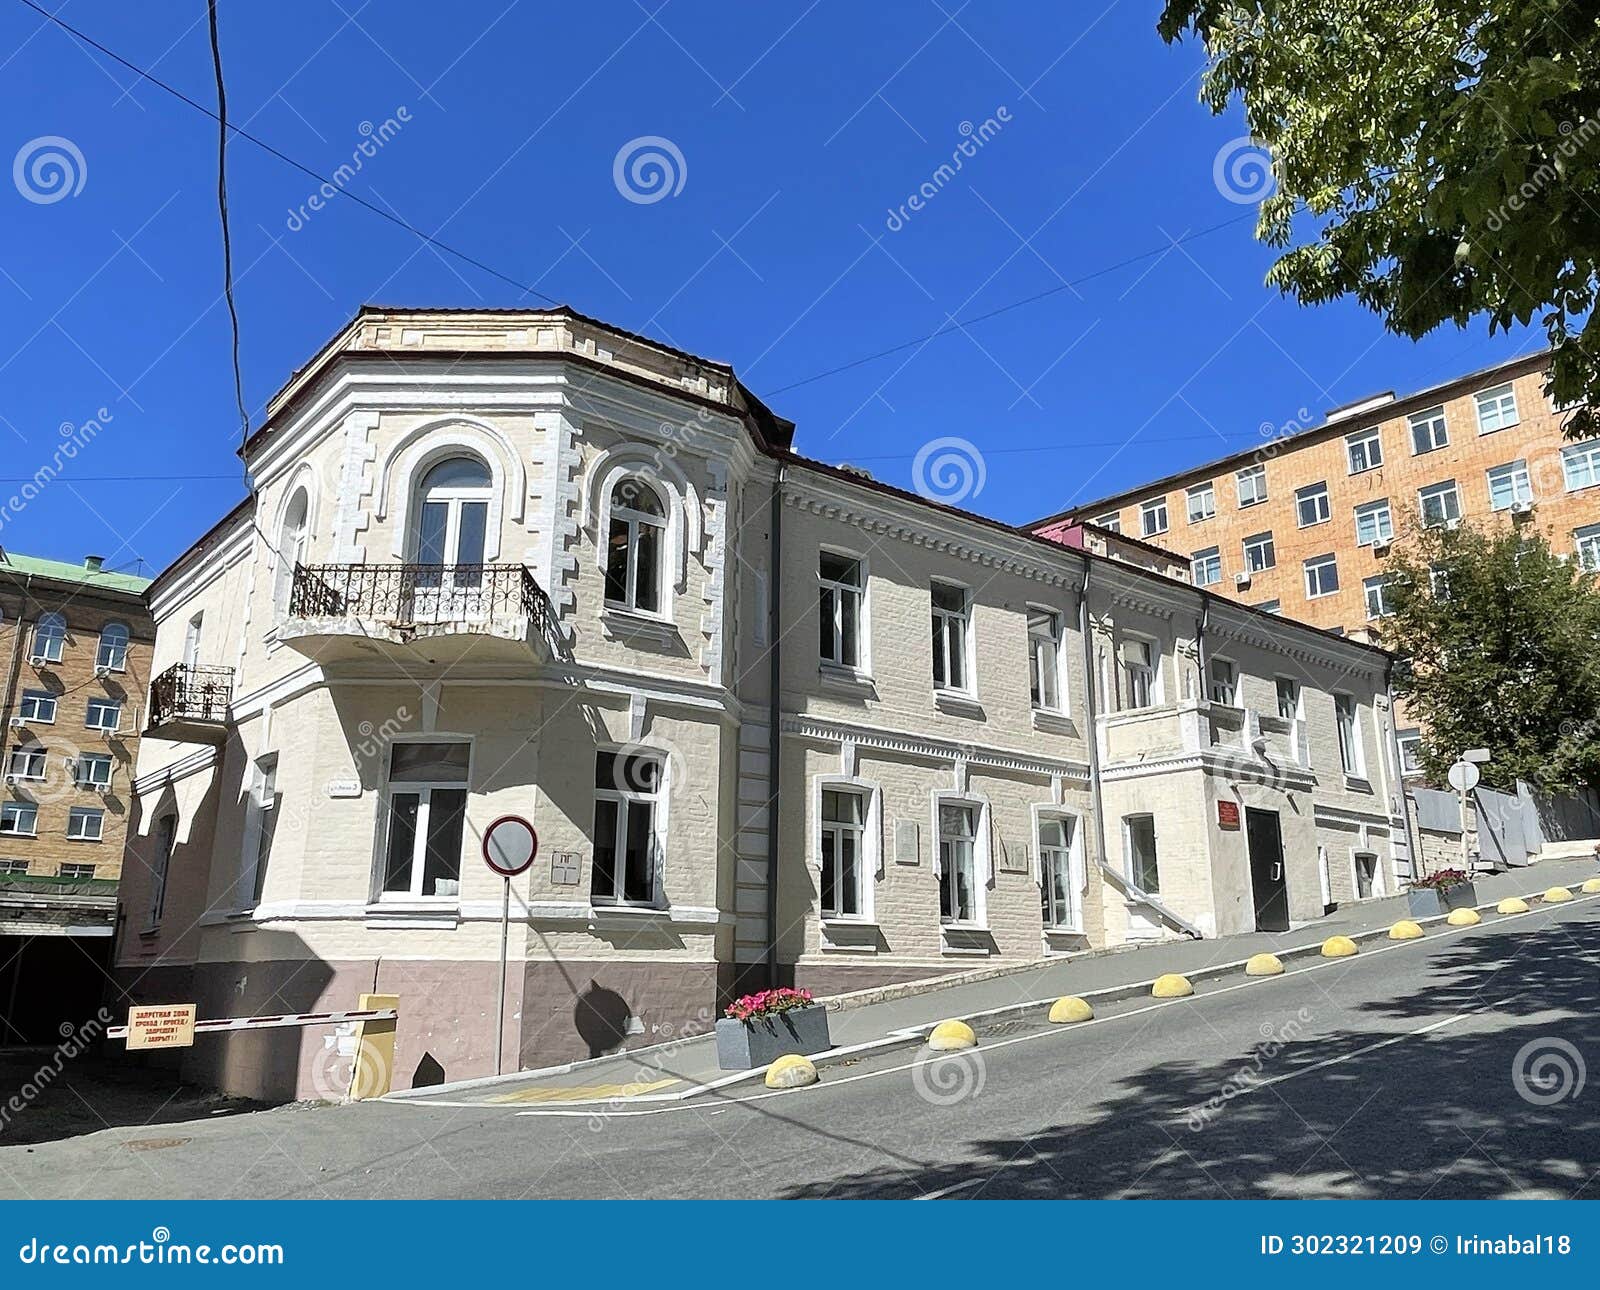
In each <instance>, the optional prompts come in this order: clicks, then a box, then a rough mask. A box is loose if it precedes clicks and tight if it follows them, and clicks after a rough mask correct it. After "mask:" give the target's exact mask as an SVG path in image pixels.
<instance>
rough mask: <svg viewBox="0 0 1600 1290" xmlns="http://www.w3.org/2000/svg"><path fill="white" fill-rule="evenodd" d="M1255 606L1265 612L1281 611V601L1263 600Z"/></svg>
mask: <svg viewBox="0 0 1600 1290" xmlns="http://www.w3.org/2000/svg"><path fill="white" fill-rule="evenodd" d="M1256 608H1257V609H1259V610H1261V611H1262V612H1263V613H1267V614H1281V613H1282V612H1283V601H1281V600H1263V601H1262V602H1261V603H1260V604H1258V605H1257V606H1256Z"/></svg>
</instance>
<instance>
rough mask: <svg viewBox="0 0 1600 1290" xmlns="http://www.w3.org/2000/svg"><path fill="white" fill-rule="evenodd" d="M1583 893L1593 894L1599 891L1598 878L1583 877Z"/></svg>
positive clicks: (1599, 883) (1599, 881) (1599, 882)
mask: <svg viewBox="0 0 1600 1290" xmlns="http://www.w3.org/2000/svg"><path fill="white" fill-rule="evenodd" d="M1583 890H1584V894H1585V895H1588V896H1593V895H1595V894H1596V893H1597V892H1600V878H1585V879H1584V880H1583Z"/></svg>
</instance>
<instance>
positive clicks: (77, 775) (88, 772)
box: [72, 752, 116, 790]
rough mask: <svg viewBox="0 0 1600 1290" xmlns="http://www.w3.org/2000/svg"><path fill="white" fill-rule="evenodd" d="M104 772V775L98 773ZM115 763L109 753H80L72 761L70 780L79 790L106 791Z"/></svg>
mask: <svg viewBox="0 0 1600 1290" xmlns="http://www.w3.org/2000/svg"><path fill="white" fill-rule="evenodd" d="M101 770H104V772H105V773H104V774H103V775H102V774H99V773H98V772H99V771H101ZM115 771H116V763H115V761H114V760H113V759H112V756H111V754H110V753H94V752H80V753H79V754H78V755H77V757H76V758H75V759H74V760H73V764H72V779H73V782H74V783H75V784H76V785H77V786H78V787H79V788H93V789H100V790H103V789H108V788H110V787H111V777H112V775H113V774H114V773H115Z"/></svg>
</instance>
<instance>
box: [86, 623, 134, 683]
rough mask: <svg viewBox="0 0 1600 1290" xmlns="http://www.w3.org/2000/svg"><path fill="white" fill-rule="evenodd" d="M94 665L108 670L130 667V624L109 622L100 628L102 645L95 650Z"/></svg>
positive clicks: (122, 669)
mask: <svg viewBox="0 0 1600 1290" xmlns="http://www.w3.org/2000/svg"><path fill="white" fill-rule="evenodd" d="M94 665H95V667H96V668H104V669H105V670H106V671H108V672H123V671H126V670H127V667H128V625H127V624H126V623H107V624H106V625H105V626H104V627H102V628H101V629H100V645H99V647H98V648H97V649H96V650H95V654H94Z"/></svg>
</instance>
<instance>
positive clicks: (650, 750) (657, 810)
mask: <svg viewBox="0 0 1600 1290" xmlns="http://www.w3.org/2000/svg"><path fill="white" fill-rule="evenodd" d="M602 753H610V754H611V755H612V756H613V757H618V758H620V757H643V758H650V759H653V760H654V761H655V762H656V765H657V770H656V780H655V783H656V786H655V791H654V792H646V791H644V790H643V789H635V788H619V787H616V786H613V787H610V788H601V787H600V786H599V785H598V784H595V785H594V787H593V789H592V791H591V793H590V802H591V806H592V805H593V804H594V803H598V802H601V801H607V802H615V803H616V804H617V833H616V837H617V843H618V845H617V854H616V862H615V867H614V869H613V873H612V881H613V884H614V887H613V891H612V892H611V893H607V894H604V895H597V894H596V892H595V890H594V857H593V855H592V854H591V856H590V861H589V876H588V882H589V903H590V904H591V905H592V906H594V907H595V908H596V909H665V908H666V868H667V836H668V834H667V804H668V802H669V801H670V799H671V796H672V785H671V783H670V782H669V776H670V775H671V773H672V759H671V757H670V756H669V755H668V750H667V749H665V748H658V747H655V746H654V745H651V744H636V743H635V744H600V745H598V746H597V747H596V748H595V757H596V758H598V757H599V756H600V755H601V754H602ZM594 774H595V770H594V762H591V763H590V769H589V778H590V780H591V781H592V780H593V779H594ZM643 805H648V806H649V807H650V895H649V897H648V899H645V900H628V899H627V898H626V897H625V896H623V895H620V894H618V893H620V892H623V891H625V890H626V886H627V863H628V857H627V850H626V844H627V837H628V819H627V817H628V813H629V812H631V811H633V810H634V809H635V808H636V807H638V806H643ZM597 835H598V830H597V829H596V828H595V820H594V812H593V810H591V811H590V814H589V845H590V849H591V852H592V851H593V850H594V849H595V845H596V842H595V839H596V837H597Z"/></svg>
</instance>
